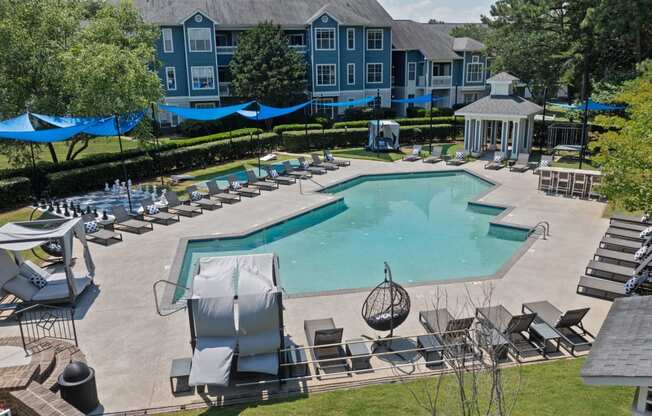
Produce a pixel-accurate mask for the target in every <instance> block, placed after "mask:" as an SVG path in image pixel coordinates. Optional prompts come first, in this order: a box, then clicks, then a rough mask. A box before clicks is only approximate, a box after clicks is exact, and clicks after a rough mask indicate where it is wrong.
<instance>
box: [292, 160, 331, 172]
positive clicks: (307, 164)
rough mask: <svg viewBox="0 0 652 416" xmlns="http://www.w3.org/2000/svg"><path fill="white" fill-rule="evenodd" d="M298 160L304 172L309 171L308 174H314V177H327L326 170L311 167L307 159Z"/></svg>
mask: <svg viewBox="0 0 652 416" xmlns="http://www.w3.org/2000/svg"><path fill="white" fill-rule="evenodd" d="M297 160H298V161H299V163H300V164H301V167H302V168H303V169H304V170H307V171H308V172H310V173H312V174H313V175H325V174H326V169H324V168H320V167H317V166H310V163H308V162H307V161H306V158H304V157H298V158H297Z"/></svg>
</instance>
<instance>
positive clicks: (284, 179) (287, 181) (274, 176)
mask: <svg viewBox="0 0 652 416" xmlns="http://www.w3.org/2000/svg"><path fill="white" fill-rule="evenodd" d="M265 169H266V170H267V176H266V177H265V180H267V181H271V182H274V183H277V184H279V185H292V184H293V183H297V178H295V177H292V176H288V175H281V174H280V173H278V171H277V170H276V169H275V168H274V167H273V166H265Z"/></svg>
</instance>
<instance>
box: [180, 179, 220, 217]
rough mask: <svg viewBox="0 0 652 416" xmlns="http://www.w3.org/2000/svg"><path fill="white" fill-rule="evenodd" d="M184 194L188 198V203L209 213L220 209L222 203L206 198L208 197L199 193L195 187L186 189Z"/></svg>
mask: <svg viewBox="0 0 652 416" xmlns="http://www.w3.org/2000/svg"><path fill="white" fill-rule="evenodd" d="M186 193H187V194H188V198H190V203H191V204H192V205H196V206H198V207H200V208H202V209H207V210H209V211H213V210H216V209H218V208H222V203H221V202H220V201H216V200H214V199H210V198H208V195H206V194H202V193H201V192H199V189H198V188H197V186H196V185H192V186H189V187H187V188H186Z"/></svg>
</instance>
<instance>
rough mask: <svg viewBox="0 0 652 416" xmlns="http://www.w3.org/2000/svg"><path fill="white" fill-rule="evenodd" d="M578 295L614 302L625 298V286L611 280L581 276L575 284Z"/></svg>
mask: <svg viewBox="0 0 652 416" xmlns="http://www.w3.org/2000/svg"><path fill="white" fill-rule="evenodd" d="M576 292H577V294H578V295H584V296H591V297H594V298H599V299H605V300H614V299H616V298H622V297H624V296H627V295H626V293H625V285H624V284H622V283H620V282H614V281H613V280H605V279H601V278H599V277H590V276H581V277H580V280H579V282H578V283H577V290H576Z"/></svg>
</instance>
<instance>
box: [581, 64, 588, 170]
mask: <svg viewBox="0 0 652 416" xmlns="http://www.w3.org/2000/svg"><path fill="white" fill-rule="evenodd" d="M584 68H585V69H584V76H583V78H582V98H583V99H584V120H582V146H581V148H580V169H582V163H583V162H584V153H585V147H586V141H587V139H588V137H587V133H588V132H587V127H588V124H589V94H588V78H589V74H588V66H587V64H586V63H585V64H584Z"/></svg>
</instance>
